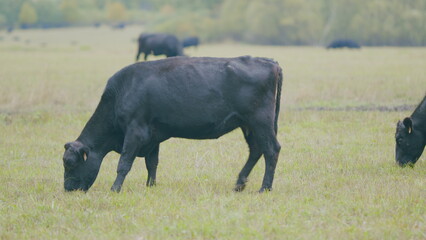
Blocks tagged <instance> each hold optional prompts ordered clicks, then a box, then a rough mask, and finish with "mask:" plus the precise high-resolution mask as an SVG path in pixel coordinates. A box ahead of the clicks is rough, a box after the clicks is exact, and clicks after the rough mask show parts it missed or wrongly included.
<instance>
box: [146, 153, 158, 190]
mask: <svg viewBox="0 0 426 240" xmlns="http://www.w3.org/2000/svg"><path fill="white" fill-rule="evenodd" d="M159 150H160V145H157V146H156V147H155V148H154V149H153V150H152V151H151V152H150V153H149V154H148V155H147V156H146V157H145V164H146V169H147V170H148V179H147V180H146V186H147V187H152V186H154V185H155V179H156V175H157V166H158V152H159Z"/></svg>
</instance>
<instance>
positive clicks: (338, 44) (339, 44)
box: [327, 39, 361, 48]
mask: <svg viewBox="0 0 426 240" xmlns="http://www.w3.org/2000/svg"><path fill="white" fill-rule="evenodd" d="M327 48H361V46H360V45H359V44H358V43H357V42H355V41H354V40H350V39H338V40H334V41H333V42H331V43H330V44H329V45H328V46H327Z"/></svg>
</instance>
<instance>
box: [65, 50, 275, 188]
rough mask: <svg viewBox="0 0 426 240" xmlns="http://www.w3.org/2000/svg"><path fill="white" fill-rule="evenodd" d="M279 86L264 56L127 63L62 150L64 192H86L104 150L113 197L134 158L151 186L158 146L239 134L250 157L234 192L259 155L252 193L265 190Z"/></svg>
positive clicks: (270, 171) (271, 172) (269, 176)
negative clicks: (112, 163) (111, 157)
mask: <svg viewBox="0 0 426 240" xmlns="http://www.w3.org/2000/svg"><path fill="white" fill-rule="evenodd" d="M281 85H282V72H281V68H280V66H279V65H278V63H277V62H275V61H272V60H270V59H266V58H252V57H249V56H244V57H238V58H188V57H174V58H168V59H163V60H158V61H152V62H141V63H136V64H133V65H130V66H128V67H126V68H124V69H122V70H120V71H119V72H117V73H116V74H115V75H114V76H112V77H111V78H110V79H109V81H108V84H107V86H106V88H105V91H104V93H103V95H102V97H101V100H100V102H99V104H98V106H97V108H96V110H95V112H94V114H93V116H92V117H91V118H90V120H89V121H88V122H87V124H86V126H85V127H84V129H83V131H82V133H81V134H80V136H79V137H78V138H77V140H76V141H74V142H71V143H67V144H66V145H65V149H66V150H65V153H64V157H63V161H64V167H65V176H64V178H65V179H64V187H65V189H66V190H68V191H71V190H77V189H81V190H84V191H87V190H88V189H89V188H90V186H91V185H92V184H93V182H94V181H95V179H96V176H97V174H98V171H99V168H100V166H101V163H102V160H103V158H104V156H105V155H106V154H107V153H108V152H110V151H116V152H118V153H120V154H121V156H120V160H119V163H118V169H117V178H116V180H115V182H114V184H113V185H112V188H111V189H112V190H113V191H117V192H118V191H120V189H121V186H122V184H123V181H124V178H125V177H126V175H127V173H128V172H129V171H130V168H131V166H132V164H133V161H134V159H135V157H145V162H146V167H147V170H148V180H147V183H146V184H147V185H148V186H152V185H154V184H155V179H156V170H157V165H158V151H159V145H160V143H161V142H163V141H165V140H167V139H169V138H171V137H178V138H189V139H214V138H219V137H220V136H222V135H224V134H226V133H228V132H230V131H232V130H234V129H236V128H241V129H242V131H243V134H244V137H245V139H246V141H247V143H248V145H249V149H250V154H249V158H248V160H247V163H246V164H245V166H244V168H243V169H242V170H241V172H240V174H239V176H238V180H237V183H236V187H235V190H236V191H242V190H243V189H244V187H245V184H246V181H247V177H248V175H249V173H250V171H251V170H252V168H253V167H254V165H255V164H256V163H257V161H258V159H259V158H260V157H261V156H262V155H264V157H265V162H266V168H265V175H264V178H263V183H262V187H261V189H260V191H265V190H270V189H271V188H272V182H273V178H274V172H275V167H276V164H277V160H278V154H279V152H280V148H281V147H280V144H279V143H278V141H277V139H276V134H277V129H278V126H277V121H278V114H279V109H280V98H281V97H280V96H281ZM85 156H87V160H84V158H85Z"/></svg>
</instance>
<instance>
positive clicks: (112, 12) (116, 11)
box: [107, 2, 127, 22]
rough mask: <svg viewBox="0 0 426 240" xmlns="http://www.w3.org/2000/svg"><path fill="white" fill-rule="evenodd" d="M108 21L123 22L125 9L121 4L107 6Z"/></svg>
mask: <svg viewBox="0 0 426 240" xmlns="http://www.w3.org/2000/svg"><path fill="white" fill-rule="evenodd" d="M107 9H108V19H110V20H112V21H115V22H117V21H124V20H126V17H127V12H126V11H127V10H126V7H125V6H124V5H123V4H122V3H121V2H112V3H110V4H108V7H107Z"/></svg>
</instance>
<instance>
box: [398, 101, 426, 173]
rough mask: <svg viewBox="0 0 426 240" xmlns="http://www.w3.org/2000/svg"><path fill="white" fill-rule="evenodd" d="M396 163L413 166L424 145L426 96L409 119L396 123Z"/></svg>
mask: <svg viewBox="0 0 426 240" xmlns="http://www.w3.org/2000/svg"><path fill="white" fill-rule="evenodd" d="M395 141H396V146H395V158H396V162H397V163H398V164H399V165H400V166H402V167H404V166H406V165H407V164H408V165H410V166H414V164H415V163H416V162H417V160H418V159H419V158H420V156H421V155H422V153H423V150H424V148H425V145H426V96H425V97H424V98H423V100H422V101H421V102H420V104H419V106H418V107H417V108H416V109H415V110H414V112H413V113H412V114H411V116H410V117H406V118H405V119H404V120H403V121H402V122H401V121H398V123H397V125H396V133H395Z"/></svg>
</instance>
